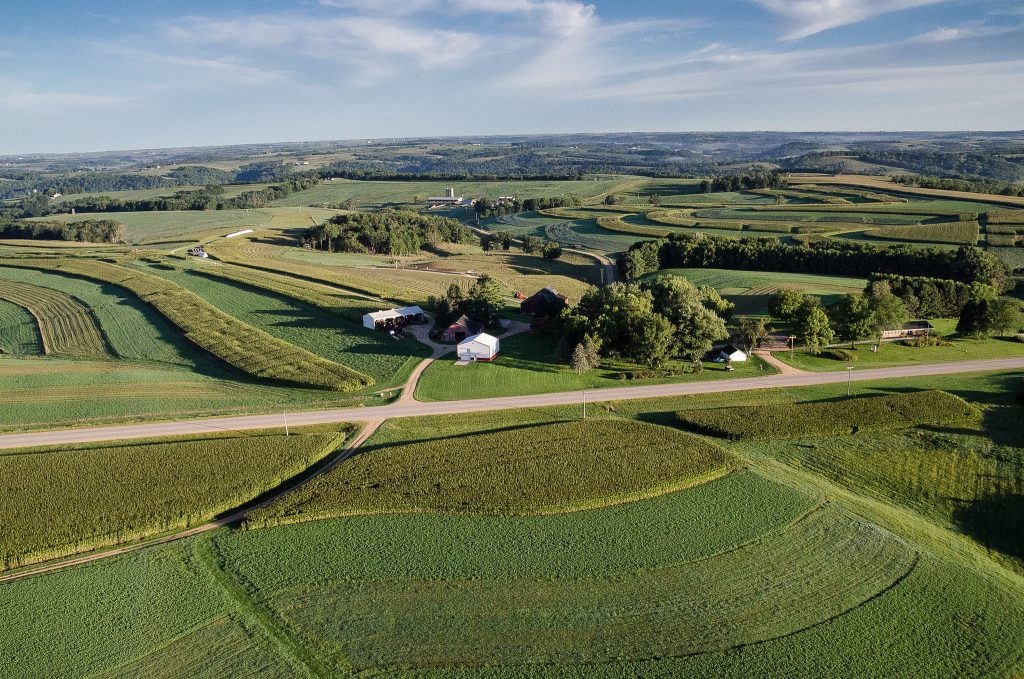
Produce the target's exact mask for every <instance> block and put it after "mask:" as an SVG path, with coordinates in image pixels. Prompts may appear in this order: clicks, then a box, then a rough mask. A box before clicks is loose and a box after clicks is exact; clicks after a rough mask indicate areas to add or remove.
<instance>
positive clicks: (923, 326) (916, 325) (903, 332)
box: [882, 321, 935, 339]
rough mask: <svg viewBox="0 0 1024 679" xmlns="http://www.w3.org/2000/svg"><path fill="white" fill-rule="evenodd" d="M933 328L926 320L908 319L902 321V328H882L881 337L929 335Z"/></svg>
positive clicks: (898, 337)
mask: <svg viewBox="0 0 1024 679" xmlns="http://www.w3.org/2000/svg"><path fill="white" fill-rule="evenodd" d="M933 330H935V326H933V325H932V324H931V323H929V322H928V321H910V322H909V323H904V324H903V327H902V328H893V329H892V330H883V331H882V339H900V338H903V337H920V336H922V335H930V334H932V331H933Z"/></svg>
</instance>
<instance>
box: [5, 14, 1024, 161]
mask: <svg viewBox="0 0 1024 679" xmlns="http://www.w3.org/2000/svg"><path fill="white" fill-rule="evenodd" d="M4 5H5V6H4V7H3V10H2V13H0V16H2V21H0V154H9V153H27V152H43V151H84V150H102V149H123V148H140V147H163V146H184V145H205V144H231V143H244V142H267V141H290V140H303V139H349V138H363V137H402V136H427V135H460V134H503V133H546V132H601V131H682V130H765V129H772V130H882V129H885V130H926V129H927V130H934V129H975V130H983V129H987V130H993V129H1001V130H1006V129H1021V128H1024V86H1022V84H1024V5H1022V4H1021V3H1020V2H1019V0H727V1H721V0H719V1H713V2H707V1H705V2H698V1H696V0H653V1H649V2H626V1H622V0H618V1H615V2H612V1H607V2H605V1H601V0H599V1H597V2H593V3H587V2H577V1H576V0H295V1H291V2H287V1H284V0H279V1H277V2H258V1H249V2H240V1H237V0H219V1H218V2H201V1H193V2H184V1H181V2H175V1H172V0H166V1H163V2H159V1H151V2H137V1H132V0H119V1H114V0H95V1H93V2H89V3H84V2H67V1H65V2H62V1H60V0H58V1H56V2H50V3H14V2H5V3H4ZM11 5H15V6H13V7H12V6H11Z"/></svg>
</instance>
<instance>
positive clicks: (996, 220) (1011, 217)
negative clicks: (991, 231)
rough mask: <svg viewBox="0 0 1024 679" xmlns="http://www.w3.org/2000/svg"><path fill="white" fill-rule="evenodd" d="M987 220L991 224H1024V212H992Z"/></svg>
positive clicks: (988, 214) (987, 214)
mask: <svg viewBox="0 0 1024 679" xmlns="http://www.w3.org/2000/svg"><path fill="white" fill-rule="evenodd" d="M986 218H987V219H988V223H989V224H1024V210H992V211H991V212H988V213H986Z"/></svg>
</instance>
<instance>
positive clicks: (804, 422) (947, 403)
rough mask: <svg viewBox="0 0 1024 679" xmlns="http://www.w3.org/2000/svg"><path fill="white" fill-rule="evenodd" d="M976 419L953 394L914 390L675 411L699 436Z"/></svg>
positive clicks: (846, 430)
mask: <svg viewBox="0 0 1024 679" xmlns="http://www.w3.org/2000/svg"><path fill="white" fill-rule="evenodd" d="M977 417H978V413H977V411H975V409H974V408H973V407H971V406H970V405H969V404H968V403H967V402H966V401H964V400H963V399H961V398H959V397H957V396H954V395H952V394H948V393H946V392H944V391H918V392H912V393H908V394H893V395H890V396H869V397H865V398H854V399H843V400H840V401H815V402H811V403H782V404H772V405H763V406H749V407H745V408H716V409H710V410H684V411H680V412H678V413H676V422H678V423H679V424H680V425H682V426H683V427H685V428H687V429H690V430H692V431H696V432H698V433H701V434H708V435H710V436H720V437H722V438H727V439H731V440H734V441H739V440H745V439H774V438H783V439H784V438H799V437H801V436H845V435H848V434H856V433H857V432H858V431H885V430H889V429H904V428H907V427H916V426H920V425H926V424H933V425H936V424H959V423H962V422H966V421H970V420H974V419H976V418H977Z"/></svg>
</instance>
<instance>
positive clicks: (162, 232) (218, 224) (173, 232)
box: [42, 208, 336, 244]
mask: <svg viewBox="0 0 1024 679" xmlns="http://www.w3.org/2000/svg"><path fill="white" fill-rule="evenodd" d="M333 214H336V213H335V212H334V211H331V210H313V209H309V208H305V209H302V210H297V209H284V208H262V209H253V210H178V211H172V212H101V213H97V214H87V213H79V214H74V215H51V216H49V217H45V218H42V219H45V220H47V221H61V222H74V221H81V220H83V219H112V220H114V221H116V222H120V223H121V224H124V227H125V231H126V232H127V240H128V242H129V243H133V244H136V243H138V244H147V243H152V244H156V243H174V242H179V241H180V242H189V241H193V242H194V241H197V240H203V239H207V238H216V237H219V236H224V235H226V234H228V233H231V232H233V231H238V230H241V229H247V228H253V229H254V228H257V227H260V228H264V229H266V228H270V229H295V228H304V227H307V226H312V225H313V224H314V223H317V222H318V221H322V220H324V219H326V218H327V217H329V216H331V215H333Z"/></svg>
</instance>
